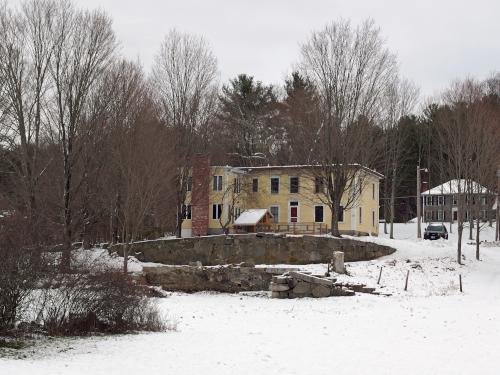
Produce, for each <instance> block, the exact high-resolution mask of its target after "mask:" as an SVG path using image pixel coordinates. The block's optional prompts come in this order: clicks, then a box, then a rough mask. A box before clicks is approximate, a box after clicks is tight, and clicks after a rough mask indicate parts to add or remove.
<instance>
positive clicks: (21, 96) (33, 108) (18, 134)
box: [0, 0, 56, 223]
mask: <svg viewBox="0 0 500 375" xmlns="http://www.w3.org/2000/svg"><path fill="white" fill-rule="evenodd" d="M55 10H56V3H55V2H54V1H51V0H40V1H35V0H30V1H25V2H23V3H22V4H21V5H20V7H19V8H14V9H11V8H7V6H6V5H5V4H4V5H2V6H1V7H0V81H1V82H3V83H4V86H3V90H2V91H1V96H2V99H3V101H4V103H3V108H4V112H3V115H4V116H3V121H2V130H1V131H0V133H1V134H3V139H4V140H7V143H8V145H9V148H10V149H11V150H12V151H13V154H12V155H15V160H13V161H12V166H13V168H14V170H15V171H16V174H17V175H18V176H19V177H20V182H21V190H22V194H21V195H22V200H23V201H24V202H25V207H26V209H27V216H28V217H29V218H30V220H31V221H32V222H33V223H34V222H35V221H36V216H37V193H38V191H37V190H38V187H37V186H38V181H39V178H40V175H41V174H42V173H43V171H44V170H45V168H46V165H41V163H40V161H39V158H38V153H39V150H40V145H41V142H42V132H43V122H44V121H45V122H46V119H45V115H44V110H45V108H44V106H45V100H46V91H47V89H48V85H49V82H48V81H49V78H50V77H49V74H48V68H49V63H50V60H51V58H52V53H53V40H52V32H53V25H54V22H55ZM18 161H19V163H18Z"/></svg>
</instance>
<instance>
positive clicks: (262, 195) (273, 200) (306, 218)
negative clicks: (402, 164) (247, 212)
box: [183, 167, 379, 235]
mask: <svg viewBox="0 0 500 375" xmlns="http://www.w3.org/2000/svg"><path fill="white" fill-rule="evenodd" d="M211 173H212V176H214V175H217V176H223V178H222V179H223V186H222V191H220V192H219V191H213V185H212V176H211V180H210V186H209V202H210V203H209V204H210V207H209V230H210V231H211V232H212V233H216V232H217V231H220V229H221V226H220V223H219V220H217V219H213V218H212V205H213V204H222V205H223V212H222V215H226V214H227V213H226V212H225V210H226V209H227V205H228V204H229V202H231V203H232V202H235V203H236V206H238V207H239V208H240V209H241V211H243V210H244V209H247V208H267V209H269V210H270V209H271V206H278V207H279V218H278V220H277V221H278V222H280V223H287V222H290V217H289V212H290V211H289V209H290V201H297V202H299V206H298V207H299V209H298V211H299V217H298V222H299V223H300V222H302V223H313V222H314V219H315V217H314V212H315V211H314V210H315V209H314V207H315V206H316V205H323V206H324V208H323V216H324V217H323V223H325V224H327V225H328V228H330V224H331V212H330V209H329V207H328V205H326V204H325V203H324V202H322V200H323V201H324V197H323V198H322V195H321V194H315V192H314V178H313V177H311V176H310V175H308V174H307V173H305V171H304V170H302V169H300V168H277V169H272V168H271V169H267V168H266V169H259V168H257V169H253V170H250V171H249V172H248V173H246V174H245V175H239V174H235V173H234V172H233V171H232V170H231V168H230V167H212V171H211ZM238 176H240V179H241V192H240V193H239V194H238V195H237V198H236V199H234V200H233V198H232V194H233V193H232V185H233V179H234V178H235V177H238ZM272 177H279V179H280V183H279V193H278V194H271V178H272ZM290 177H299V192H298V193H290ZM253 178H258V181H259V183H258V192H256V193H255V192H252V180H253ZM228 188H231V192H229V191H228ZM373 189H374V191H373ZM188 199H189V198H188ZM346 200H347V197H343V199H342V202H343V203H345V202H346ZM189 201H190V199H189V200H188V202H189ZM360 207H361V211H362V212H361V213H362V215H361V220H360V217H359V213H360V212H359V208H360ZM378 208H379V178H378V177H376V176H374V175H372V174H368V175H366V176H365V178H364V186H363V190H362V194H361V196H360V198H359V199H358V201H357V202H356V206H355V207H353V208H352V209H348V210H345V211H344V220H343V222H341V223H339V230H340V231H341V232H350V231H354V232H361V233H368V234H373V235H378V213H379V212H378ZM372 213H373V214H372ZM372 215H374V217H373V218H372ZM223 217H224V216H223ZM372 219H374V221H373V220H372ZM353 220H354V222H353ZM183 228H185V229H189V228H191V220H184V223H183Z"/></svg>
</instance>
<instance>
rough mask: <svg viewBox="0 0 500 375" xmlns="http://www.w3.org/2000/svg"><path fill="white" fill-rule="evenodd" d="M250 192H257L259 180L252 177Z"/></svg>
mask: <svg viewBox="0 0 500 375" xmlns="http://www.w3.org/2000/svg"><path fill="white" fill-rule="evenodd" d="M252 191H253V192H254V193H257V192H258V191H259V178H258V177H254V178H253V180H252Z"/></svg>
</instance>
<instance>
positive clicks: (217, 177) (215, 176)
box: [212, 174, 224, 191]
mask: <svg viewBox="0 0 500 375" xmlns="http://www.w3.org/2000/svg"><path fill="white" fill-rule="evenodd" d="M222 177H223V176H222V175H220V174H217V175H213V177H212V191H222V190H223V185H224V179H223V178H222ZM214 178H216V179H217V183H216V185H217V186H215V187H216V189H214ZM219 182H220V186H219Z"/></svg>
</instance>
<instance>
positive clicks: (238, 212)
mask: <svg viewBox="0 0 500 375" xmlns="http://www.w3.org/2000/svg"><path fill="white" fill-rule="evenodd" d="M240 215H241V208H239V207H233V222H234V220H236V219H237V218H238V217H239V216H240Z"/></svg>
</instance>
